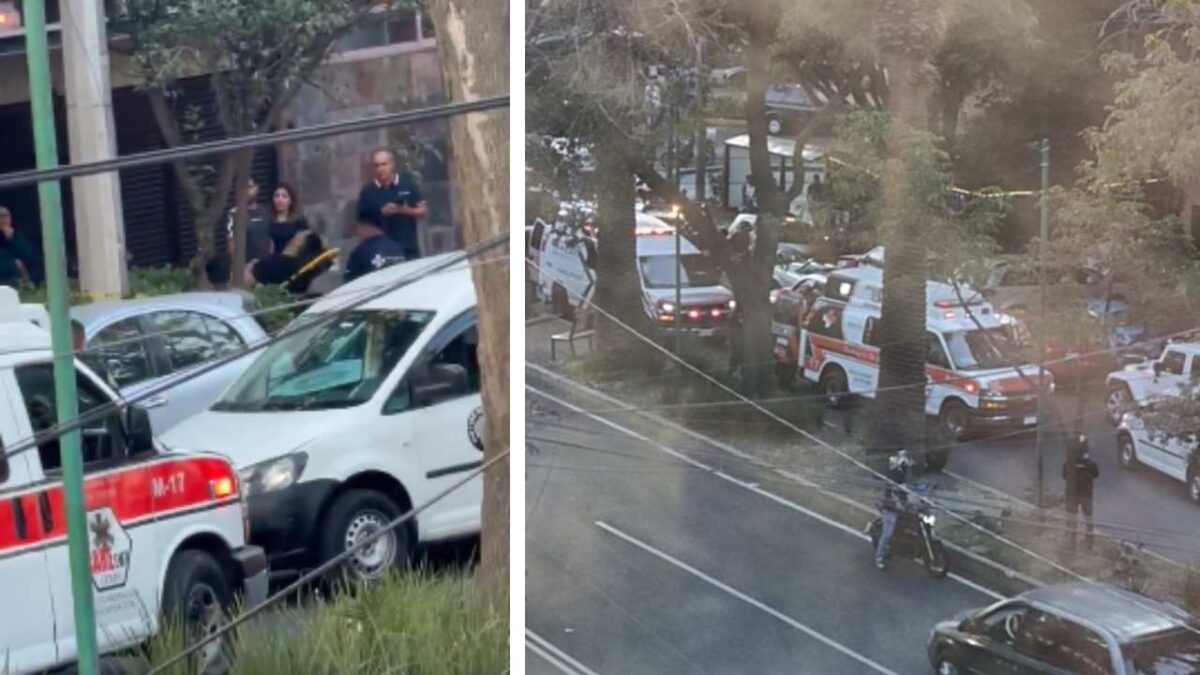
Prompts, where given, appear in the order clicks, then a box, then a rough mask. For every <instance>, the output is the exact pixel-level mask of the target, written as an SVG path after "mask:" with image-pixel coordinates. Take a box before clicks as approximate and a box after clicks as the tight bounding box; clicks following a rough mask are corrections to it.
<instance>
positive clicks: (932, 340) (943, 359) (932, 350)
mask: <svg viewBox="0 0 1200 675" xmlns="http://www.w3.org/2000/svg"><path fill="white" fill-rule="evenodd" d="M925 335H926V336H927V337H928V339H929V359H928V363H929V365H931V366H937V367H939V368H950V359H949V358H948V357H947V356H946V350H945V349H944V348H943V347H942V340H941V339H940V338H939V337H938V336H937V335H936V334H934V333H926V334H925Z"/></svg>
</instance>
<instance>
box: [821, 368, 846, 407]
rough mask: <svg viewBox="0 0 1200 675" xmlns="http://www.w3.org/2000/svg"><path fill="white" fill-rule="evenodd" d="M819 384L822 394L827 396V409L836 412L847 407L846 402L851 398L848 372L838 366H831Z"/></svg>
mask: <svg viewBox="0 0 1200 675" xmlns="http://www.w3.org/2000/svg"><path fill="white" fill-rule="evenodd" d="M819 384H820V387H821V393H822V394H824V395H825V405H826V407H829V408H832V409H834V410H837V409H839V408H844V407H846V400H847V399H848V398H849V397H850V383H849V381H848V380H847V379H846V371H844V370H842V369H841V368H840V367H838V366H830V367H828V368H826V369H825V370H824V371H823V372H822V373H821V380H820V382H819Z"/></svg>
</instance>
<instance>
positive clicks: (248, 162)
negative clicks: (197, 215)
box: [210, 149, 254, 288]
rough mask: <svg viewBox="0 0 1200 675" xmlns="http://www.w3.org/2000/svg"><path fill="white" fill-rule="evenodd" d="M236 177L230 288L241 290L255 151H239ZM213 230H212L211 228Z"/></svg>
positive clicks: (236, 162)
mask: <svg viewBox="0 0 1200 675" xmlns="http://www.w3.org/2000/svg"><path fill="white" fill-rule="evenodd" d="M235 157H236V159H235V160H234V162H235V167H236V168H235V169H234V172H233V175H234V179H233V180H234V183H233V184H234V186H235V187H236V192H235V193H234V194H235V195H237V197H236V198H235V200H234V208H235V209H236V211H234V219H233V260H232V261H230V264H229V286H230V287H231V288H241V287H242V286H243V285H244V284H245V270H246V224H247V223H249V222H250V200H249V199H248V198H247V195H246V184H247V183H248V182H249V181H250V168H251V166H253V164H254V150H253V149H249V150H238V151H237V152H236V153H235ZM210 229H211V228H210Z"/></svg>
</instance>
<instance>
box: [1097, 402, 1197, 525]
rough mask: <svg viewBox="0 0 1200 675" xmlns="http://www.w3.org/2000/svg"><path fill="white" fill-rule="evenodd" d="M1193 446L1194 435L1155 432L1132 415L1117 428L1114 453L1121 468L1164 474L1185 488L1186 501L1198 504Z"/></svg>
mask: <svg viewBox="0 0 1200 675" xmlns="http://www.w3.org/2000/svg"><path fill="white" fill-rule="evenodd" d="M1150 405H1151V406H1152V405H1153V404H1150ZM1196 447H1197V439H1196V438H1195V437H1194V436H1193V437H1190V438H1184V437H1180V436H1172V435H1167V434H1165V433H1159V432H1155V431H1153V430H1151V429H1149V428H1147V425H1146V423H1145V422H1144V421H1143V420H1142V418H1141V417H1140V416H1139V415H1137V414H1134V413H1126V414H1125V415H1124V416H1123V417H1122V418H1121V423H1120V425H1118V427H1117V452H1118V457H1119V459H1120V461H1121V466H1122V467H1123V468H1126V469H1134V468H1137V467H1138V466H1141V465H1145V466H1148V467H1150V468H1151V469H1154V470H1155V471H1158V472H1159V473H1163V474H1166V475H1167V476H1170V477H1171V478H1174V479H1175V480H1177V481H1179V482H1181V483H1184V484H1185V485H1187V495H1188V499H1190V500H1191V501H1192V502H1193V503H1196V504H1200V471H1198V469H1200V465H1198V464H1197V455H1196Z"/></svg>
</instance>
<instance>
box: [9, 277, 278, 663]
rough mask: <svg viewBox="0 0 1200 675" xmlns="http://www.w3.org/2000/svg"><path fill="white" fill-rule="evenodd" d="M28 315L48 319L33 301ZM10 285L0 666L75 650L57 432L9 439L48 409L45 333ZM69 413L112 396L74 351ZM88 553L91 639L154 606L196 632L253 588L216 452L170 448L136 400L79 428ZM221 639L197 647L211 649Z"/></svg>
mask: <svg viewBox="0 0 1200 675" xmlns="http://www.w3.org/2000/svg"><path fill="white" fill-rule="evenodd" d="M40 314H41V316H40V319H41V320H43V321H45V323H46V324H48V323H49V322H48V320H46V319H47V317H46V316H45V314H44V311H43V312H41V313H40ZM31 318H38V317H33V316H32V315H31V312H30V310H29V308H28V307H25V308H22V307H21V306H20V301H19V300H18V299H17V294H16V291H14V290H13V289H11V288H7V287H3V288H0V399H3V405H0V452H3V453H4V455H2V456H0V607H4V608H5V609H6V610H7V611H6V613H5V619H4V622H3V627H2V628H0V664H2V667H0V671H3V672H5V673H14V674H16V673H35V672H45V671H46V670H47V669H50V668H56V667H60V666H66V665H68V664H70V663H71V662H72V661H74V660H75V658H76V656H77V652H78V648H77V639H78V638H77V635H76V630H75V616H74V613H73V609H72V608H73V606H74V605H73V602H74V601H73V594H72V588H71V573H70V567H69V564H68V560H67V531H66V503H65V494H64V491H63V485H62V480H63V479H62V468H61V466H62V463H61V456H60V451H59V440H58V439H57V438H54V439H51V440H42V441H41V442H40V443H38V445H37V446H35V447H33V448H31V449H30V450H28V451H19V450H16V447H17V446H18V445H19V444H21V443H22V442H23V441H25V440H27V439H30V438H33V437H34V436H35V434H39V433H42V432H44V431H46V430H47V429H50V428H52V427H53V426H55V425H56V424H57V422H58V414H57V405H56V403H55V389H54V376H53V366H52V365H51V348H50V336H49V334H48V333H47V332H46V331H45V330H44V329H43V328H41V327H39V326H38V325H36V324H35V323H33V321H32V320H31ZM75 378H76V386H77V388H78V397H79V398H78V406H79V412H80V413H81V414H86V413H87V412H88V411H91V410H94V409H96V408H98V407H100V406H102V405H107V404H111V403H113V402H114V401H115V400H117V397H116V394H115V393H114V392H113V391H112V390H111V389H110V388H109V387H108V386H107V385H106V384H105V383H104V382H103V380H101V379H100V378H98V377H96V375H95V374H94V373H93V372H92V371H91V370H89V369H88V368H87V366H85V365H84V364H83V363H82V362H79V361H76V362H75ZM81 435H82V448H81V449H82V455H83V473H84V476H83V479H84V500H85V508H86V509H87V523H88V531H87V540H88V544H89V552H88V560H89V572H90V577H91V583H92V587H93V593H94V595H93V597H94V602H95V616H96V631H97V639H98V647H99V650H100V652H101V653H102V654H109V653H114V652H121V651H123V650H126V649H128V648H131V647H134V646H136V645H138V644H140V643H142V642H145V641H146V640H148V639H149V638H151V637H152V636H154V635H155V634H156V633H157V632H158V630H159V627H160V626H161V625H162V617H164V616H169V617H177V618H181V619H182V620H183V621H184V622H185V626H186V630H187V632H188V634H189V635H190V636H192V637H195V636H197V635H200V634H207V633H208V632H210V631H211V630H212V629H214V628H215V627H216V626H217V625H218V623H219V622H220V621H221V620H222V619H223V614H225V613H226V612H228V611H231V609H232V607H233V606H234V602H235V600H236V596H237V595H239V594H241V595H242V596H243V602H244V604H247V605H254V604H257V603H259V602H261V601H262V600H263V599H264V598H265V597H266V593H267V567H266V556H265V555H264V553H263V550H262V549H261V548H258V547H255V546H247V545H246V543H245V532H246V511H245V508H244V506H243V504H242V501H241V491H240V487H239V485H238V477H237V474H236V472H235V470H234V468H233V466H232V465H231V464H230V462H229V461H228V460H227V459H225V458H223V457H220V456H217V455H212V454H204V453H185V452H171V451H168V450H166V449H164V448H163V447H162V446H161V445H160V444H158V443H157V442H155V440H154V436H153V432H152V431H151V425H150V418H149V415H148V414H147V413H146V411H145V410H144V409H142V408H137V407H131V408H129V409H127V410H126V411H125V413H124V414H122V413H121V412H120V410H119V409H115V408H114V409H113V412H112V413H111V414H109V415H107V416H106V417H104V418H102V419H99V420H97V421H95V422H92V423H89V424H87V425H85V426H84V427H83V429H81ZM221 653H222V651H221V645H219V644H216V643H214V644H213V646H212V647H211V648H210V649H208V650H205V651H204V657H205V658H206V659H220V658H221Z"/></svg>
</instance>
